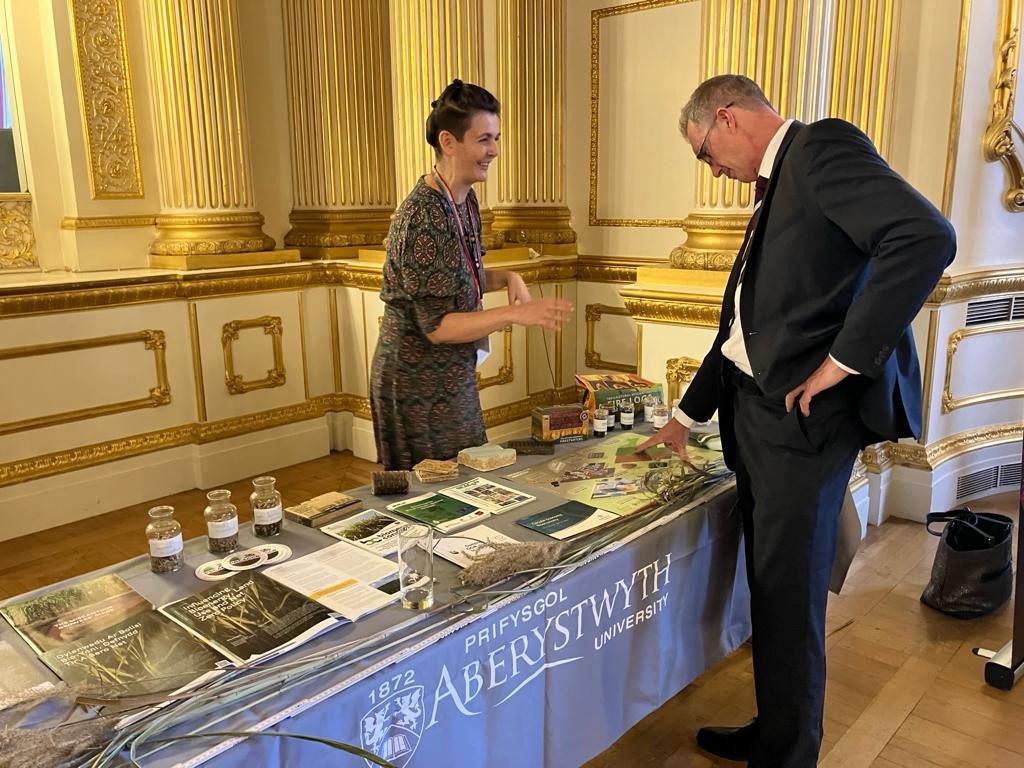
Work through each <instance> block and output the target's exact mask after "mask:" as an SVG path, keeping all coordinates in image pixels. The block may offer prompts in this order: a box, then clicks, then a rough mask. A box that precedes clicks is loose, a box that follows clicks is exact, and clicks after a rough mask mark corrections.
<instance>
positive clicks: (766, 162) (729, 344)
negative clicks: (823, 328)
mask: <svg viewBox="0 0 1024 768" xmlns="http://www.w3.org/2000/svg"><path fill="white" fill-rule="evenodd" d="M792 124H793V121H792V120H786V121H785V122H784V123H783V124H782V125H780V126H779V129H778V130H777V131H776V132H775V135H774V136H772V140H771V141H769V142H768V148H767V149H765V151H764V157H763V158H761V166H760V167H759V168H758V169H757V175H758V176H763V177H765V178H766V179H770V178H771V175H772V169H773V168H774V167H775V158H776V156H778V154H779V147H781V146H782V139H783V138H784V137H785V135H786V131H788V130H789V126H790V125H792ZM760 205H761V204H760V203H758V206H760ZM754 210H755V211H756V210H757V207H755V208H754ZM744 269H746V264H744V265H743V267H742V268H741V270H740V275H739V279H738V280H737V282H736V295H735V296H734V297H733V314H732V317H733V320H732V325H731V326H729V337H728V338H727V339H726V340H725V342H724V343H723V344H722V355H723V356H724V357H726V358H728V359H729V360H731V361H732V362H733V363H734V364H735V365H736V367H737V368H739V369H740V370H741V371H743V373H745V374H747V376H751V377H752V376H753V375H754V373H753V369H752V368H751V367H750V358H749V357H748V356H747V345H746V342H745V341H744V338H745V335H744V333H743V322H742V320H741V319H740V294H741V292H742V289H743V270H744ZM829 357H832V356H831V355H829ZM832 362H834V363H835V364H836V365H838V366H839V367H840V368H842V369H843V370H844V371H846V372H847V373H852V374H856V373H857V371H855V370H853V369H852V368H848V367H846V366H845V365H843V364H842V363H840V362H839V361H838V360H836V359H835V358H834V357H832ZM675 418H676V420H677V421H679V422H680V423H682V425H683V426H684V427H687V428H689V427H692V426H693V425H694V424H699V423H701V422H697V421H695V420H694V419H691V418H690V417H689V416H687V415H686V414H685V413H683V411H682V410H681V409H679V408H676V411H675Z"/></svg>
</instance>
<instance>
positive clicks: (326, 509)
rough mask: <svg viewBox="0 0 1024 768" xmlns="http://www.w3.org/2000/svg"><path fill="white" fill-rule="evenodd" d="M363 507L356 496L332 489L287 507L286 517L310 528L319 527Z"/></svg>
mask: <svg viewBox="0 0 1024 768" xmlns="http://www.w3.org/2000/svg"><path fill="white" fill-rule="evenodd" d="M362 508H363V502H361V501H360V500H359V499H357V498H355V497H354V496H349V495H348V494H347V493H340V492H338V491H330V492H328V493H323V494H321V495H319V496H315V497H314V498H312V499H308V500H306V501H304V502H302V503H301V504H296V505H295V506H294V507H285V510H284V516H285V519H287V520H291V521H292V522H293V523H299V524H300V525H308V526H309V527H310V528H319V527H321V526H323V525H327V523H333V522H334V521H335V520H338V519H340V518H342V517H348V516H349V515H351V514H352V513H353V512H358V511H359V510H360V509H362Z"/></svg>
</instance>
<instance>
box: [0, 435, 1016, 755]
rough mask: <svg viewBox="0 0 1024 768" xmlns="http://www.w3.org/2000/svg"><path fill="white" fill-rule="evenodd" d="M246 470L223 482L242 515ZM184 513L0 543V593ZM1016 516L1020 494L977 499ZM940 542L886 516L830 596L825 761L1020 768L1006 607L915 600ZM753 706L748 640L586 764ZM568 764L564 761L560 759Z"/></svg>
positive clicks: (320, 475)
mask: <svg viewBox="0 0 1024 768" xmlns="http://www.w3.org/2000/svg"><path fill="white" fill-rule="evenodd" d="M375 469H377V465H375V464H371V463H370V462H367V461H363V460H361V459H356V458H354V457H353V456H352V455H351V453H349V452H344V453H333V454H331V455H330V456H325V457H323V458H320V459H316V460H314V461H309V462H305V463H303V464H297V465H295V466H292V467H286V468H284V469H280V470H277V471H275V472H273V473H271V474H273V475H274V476H275V477H276V478H277V479H278V488H279V489H280V490H281V492H282V494H283V496H284V498H285V503H286V504H293V503H296V502H298V501H301V500H303V499H307V498H310V497H311V496H315V495H317V494H320V493H325V492H327V491H330V490H345V489H348V488H355V487H357V486H360V485H364V484H366V483H368V482H369V480H370V473H371V472H372V471H374V470H375ZM250 480H251V478H247V479H245V480H242V481H239V482H236V483H231V484H229V485H228V486H227V487H228V488H229V489H230V490H231V491H232V493H233V497H234V499H235V500H236V502H238V507H239V512H240V514H241V516H242V518H243V519H246V518H247V517H248V516H249V511H248V506H249V505H248V495H249V493H250V491H251V488H252V486H251V483H250ZM156 504H170V505H172V506H174V507H175V509H176V510H177V518H178V520H179V521H180V522H181V523H182V527H183V528H184V532H185V536H186V537H190V536H199V535H202V534H203V533H204V532H205V525H204V522H203V507H204V506H205V505H206V500H205V494H204V492H203V491H200V490H192V491H185V492H182V493H178V494H174V495H173V496H168V497H165V498H162V499H155V500H153V501H151V502H146V503H144V504H137V505H135V506H132V507H127V508H125V509H121V510H117V511H114V512H109V513H107V514H104V515H99V516H97V517H93V518H90V519H88V520H85V521H82V522H78V523H72V524H69V525H64V526H61V527H59V528H54V529H51V530H48V531H43V532H40V533H36V534H33V535H31V536H24V537H22V538H19V539H13V540H10V541H5V542H0V597H4V598H5V597H12V596H14V595H17V594H20V593H22V592H25V591H28V590H30V589H36V588H38V587H41V586H45V585H47V584H51V583H53V582H55V581H59V580H61V579H66V578H70V577H72V576H76V575H79V574H82V573H86V572H88V571H91V570H94V569H96V568H102V567H104V566H107V565H111V564H113V563H116V562H118V561H120V560H123V559H125V558H128V557H134V556H136V555H139V554H142V553H143V552H145V550H146V540H145V536H144V534H143V529H144V528H145V525H146V511H147V510H148V509H149V508H150V507H151V506H155V505H156ZM971 506H972V507H973V508H975V509H979V510H980V509H987V510H990V511H996V512H1002V513H1004V514H1011V515H1012V516H1013V517H1014V518H1015V519H1016V518H1017V495H1016V493H1005V494H1001V495H998V496H991V497H989V498H988V499H985V500H982V501H979V502H976V503H972V505H971ZM936 542H937V539H935V538H934V537H932V536H929V535H928V534H927V533H926V532H925V530H924V527H923V526H921V525H920V524H917V523H910V522H907V521H903V520H895V519H893V520H890V521H888V522H886V523H885V524H884V525H882V526H881V527H880V528H871V529H869V533H868V537H867V539H866V540H865V541H864V543H863V544H862V546H861V550H860V552H859V554H858V555H857V559H856V560H855V561H854V564H853V567H852V568H851V572H850V576H849V578H848V580H847V584H846V586H845V587H844V589H843V594H842V595H841V596H835V595H831V596H830V603H829V616H828V627H827V631H828V648H829V658H828V663H829V667H828V687H827V698H826V704H825V739H824V743H823V747H822V760H821V763H820V765H821V766H823V767H824V768H868V767H869V766H871V767H872V768H1012V767H1015V766H1024V684H1021V685H1019V686H1018V687H1017V688H1016V689H1014V690H1013V691H1011V692H1008V693H1006V692H1002V691H997V690H995V689H993V688H990V687H988V686H986V685H985V683H984V682H983V680H982V670H983V666H984V664H983V660H982V659H979V658H977V657H975V656H974V655H973V654H972V653H971V649H972V648H974V647H976V646H982V647H988V648H993V649H996V648H1000V647H1001V646H1002V645H1003V643H1005V642H1006V641H1007V640H1009V638H1010V628H1011V622H1012V613H1011V611H1010V610H1009V606H1007V607H1005V608H1004V609H1002V610H1000V611H998V612H997V613H995V614H994V615H992V616H988V617H986V618H984V619H980V620H974V621H966V622H965V621H957V620H956V619H951V618H947V617H945V616H942V615H941V614H938V613H936V612H934V611H932V610H930V609H928V608H926V607H924V606H923V605H921V603H920V602H919V600H918V597H919V596H920V594H921V590H922V589H923V588H924V585H925V583H926V582H927V580H928V576H929V573H930V570H931V563H932V559H933V557H934V553H935V547H936ZM753 712H754V698H753V687H752V678H751V666H750V651H749V648H748V647H747V646H743V647H741V648H740V649H739V650H738V651H736V652H735V653H734V654H732V655H731V656H730V657H729V658H727V659H725V660H723V661H722V662H721V663H720V664H718V665H717V666H715V667H714V668H712V669H710V670H708V672H706V673H705V674H704V675H703V676H701V677H700V678H698V679H697V680H696V681H694V682H693V683H692V684H691V685H689V686H687V687H686V688H685V689H684V690H683V691H681V692H680V693H678V694H677V695H676V696H675V697H673V698H672V699H670V700H669V701H668V702H666V703H665V705H664V706H662V707H661V708H659V709H658V710H657V711H655V712H653V713H652V714H651V715H649V716H648V717H646V718H645V719H644V720H642V721H641V722H639V723H638V724H637V725H636V726H635V727H633V728H632V729H631V730H630V731H628V732H627V733H626V734H625V735H624V736H623V737H622V738H620V739H619V740H618V741H617V742H616V743H615V744H614V745H612V746H611V747H610V748H609V749H607V750H606V751H605V752H603V753H602V754H600V755H599V756H597V757H596V758H594V759H593V760H591V761H590V762H588V763H587V764H586V768H645V767H649V768H709V767H710V766H723V768H727V767H728V766H735V765H737V763H730V762H726V761H721V760H713V759H711V757H710V756H709V755H707V754H705V753H702V752H701V751H700V750H699V749H698V748H697V746H696V742H695V740H694V734H695V733H696V730H697V728H699V727H700V726H702V725H706V724H720V725H725V724H739V723H743V722H746V721H747V720H748V719H749V718H750V716H751V715H752V714H753ZM559 768H561V767H559Z"/></svg>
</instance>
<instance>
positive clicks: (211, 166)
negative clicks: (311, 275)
mask: <svg viewBox="0 0 1024 768" xmlns="http://www.w3.org/2000/svg"><path fill="white" fill-rule="evenodd" d="M142 5H143V8H144V12H145V16H146V22H147V24H146V26H147V41H148V45H149V51H150V58H151V66H150V68H149V75H150V80H151V84H152V89H153V104H154V107H155V109H154V113H155V118H156V130H157V139H158V142H157V146H158V151H159V156H160V157H159V159H160V197H161V211H160V215H158V216H157V217H156V228H157V237H156V240H154V241H153V243H152V245H151V246H150V254H151V256H150V264H151V265H152V266H158V267H168V268H179V269H195V268H199V267H209V266H239V265H243V264H265V263H270V262H275V261H284V260H292V259H294V258H297V254H289V253H288V252H277V254H276V255H273V256H271V255H268V254H266V253H264V252H266V251H270V250H271V249H273V247H274V240H273V238H271V237H268V236H267V235H266V234H265V233H264V232H263V229H262V227H263V217H262V216H261V215H260V214H259V212H258V211H257V210H256V204H255V200H254V196H253V185H252V166H251V158H250V149H249V127H248V123H247V120H246V105H245V93H244V89H243V88H242V82H241V80H242V71H241V67H242V65H241V54H240V51H239V41H238V9H237V5H236V0H147V1H146V2H145V3H143V4H142Z"/></svg>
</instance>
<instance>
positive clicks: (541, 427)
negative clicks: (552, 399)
mask: <svg viewBox="0 0 1024 768" xmlns="http://www.w3.org/2000/svg"><path fill="white" fill-rule="evenodd" d="M531 416H532V417H533V425H532V429H531V433H532V435H533V438H534V439H535V440H541V441H543V442H559V443H572V442H576V441H579V440H586V439H587V438H588V437H590V414H589V413H587V409H586V408H584V407H583V406H582V405H548V406H545V407H543V408H534V409H533V411H532V412H531Z"/></svg>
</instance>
